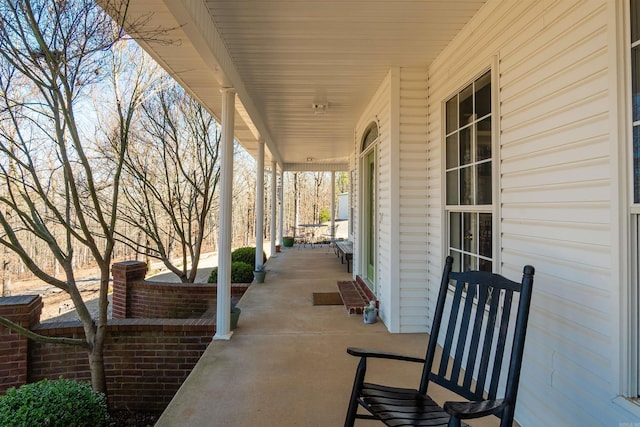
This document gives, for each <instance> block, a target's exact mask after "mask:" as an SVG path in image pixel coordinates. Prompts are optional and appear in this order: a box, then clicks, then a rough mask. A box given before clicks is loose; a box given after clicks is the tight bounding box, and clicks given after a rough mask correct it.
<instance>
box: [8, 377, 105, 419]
mask: <svg viewBox="0 0 640 427" xmlns="http://www.w3.org/2000/svg"><path fill="white" fill-rule="evenodd" d="M0 425H1V426H5V427H13V426H15V427H17V426H56V427H57V426H59V427H62V426H64V427H71V426H72V427H83V426H87V427H90V426H91V427H92V426H112V425H113V422H112V420H111V417H110V416H109V412H108V410H107V399H106V397H105V396H104V394H101V393H94V391H93V390H92V389H91V386H90V385H89V384H85V383H81V382H78V381H73V380H67V379H63V378H60V379H58V380H54V381H49V380H42V381H39V382H37V383H31V384H25V385H23V386H21V387H20V388H17V389H16V388H15V387H13V388H10V389H9V390H7V394H6V395H5V396H2V397H0Z"/></svg>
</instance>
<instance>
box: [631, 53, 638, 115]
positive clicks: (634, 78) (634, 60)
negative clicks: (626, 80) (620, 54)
mask: <svg viewBox="0 0 640 427" xmlns="http://www.w3.org/2000/svg"><path fill="white" fill-rule="evenodd" d="M639 49H640V47H635V48H633V49H631V86H632V87H631V103H632V111H633V121H634V122H635V121H638V120H640V51H639Z"/></svg>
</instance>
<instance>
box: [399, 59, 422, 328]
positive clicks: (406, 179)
mask: <svg viewBox="0 0 640 427" xmlns="http://www.w3.org/2000/svg"><path fill="white" fill-rule="evenodd" d="M427 98H428V79H427V70H426V69H407V68H402V69H400V106H399V107H400V136H399V141H398V145H399V151H398V155H399V160H400V168H399V169H400V170H399V171H398V172H397V173H398V175H399V203H400V209H399V252H400V253H399V257H398V260H399V263H400V270H399V283H400V289H399V292H400V302H399V306H400V307H399V309H400V331H401V332H426V331H427V325H428V324H429V322H428V319H427V313H428V309H427V308H428V307H427V306H428V292H427V281H426V274H427V262H426V261H427V256H428V254H427V247H428V240H427V205H426V194H427V187H428V174H427V167H426V165H427V112H428V108H427Z"/></svg>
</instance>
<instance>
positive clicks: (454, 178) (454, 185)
mask: <svg viewBox="0 0 640 427" xmlns="http://www.w3.org/2000/svg"><path fill="white" fill-rule="evenodd" d="M458 203H459V202H458V170H457V169H456V170H453V171H450V172H447V204H448V205H457V204H458Z"/></svg>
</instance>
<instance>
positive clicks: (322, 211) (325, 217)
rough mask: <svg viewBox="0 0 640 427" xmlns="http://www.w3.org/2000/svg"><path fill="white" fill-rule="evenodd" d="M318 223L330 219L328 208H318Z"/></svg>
mask: <svg viewBox="0 0 640 427" xmlns="http://www.w3.org/2000/svg"><path fill="white" fill-rule="evenodd" d="M319 219H320V223H323V222H327V221H329V220H331V213H330V212H329V209H328V208H322V209H320V218H319Z"/></svg>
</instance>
